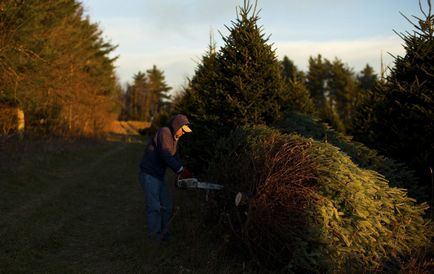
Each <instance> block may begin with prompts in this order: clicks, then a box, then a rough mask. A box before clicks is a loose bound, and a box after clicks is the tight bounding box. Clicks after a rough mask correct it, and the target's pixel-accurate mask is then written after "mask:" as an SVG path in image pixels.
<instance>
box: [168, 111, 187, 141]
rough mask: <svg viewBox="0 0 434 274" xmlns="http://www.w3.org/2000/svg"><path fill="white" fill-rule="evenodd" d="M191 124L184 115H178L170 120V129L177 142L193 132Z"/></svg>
mask: <svg viewBox="0 0 434 274" xmlns="http://www.w3.org/2000/svg"><path fill="white" fill-rule="evenodd" d="M189 124H190V122H189V121H188V118H187V116H185V115H183V114H177V115H175V116H173V117H172V118H171V119H170V121H169V127H170V128H171V129H172V132H173V134H174V137H175V139H176V140H178V139H179V138H180V137H181V136H182V135H184V134H185V133H189V132H192V130H191V128H190V127H189Z"/></svg>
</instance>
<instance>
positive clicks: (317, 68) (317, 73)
mask: <svg viewBox="0 0 434 274" xmlns="http://www.w3.org/2000/svg"><path fill="white" fill-rule="evenodd" d="M330 66H331V64H330V62H329V61H328V60H327V59H324V60H323V58H322V56H321V55H320V54H319V55H318V56H317V57H316V58H314V57H312V56H311V57H309V68H308V73H307V80H306V84H307V87H308V89H309V91H310V93H311V95H312V98H313V99H314V102H315V104H316V106H317V107H318V108H322V107H323V106H324V104H325V102H326V99H327V98H328V96H329V93H330V92H329V90H328V81H329V79H330Z"/></svg>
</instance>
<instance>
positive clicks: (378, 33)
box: [81, 0, 427, 91]
mask: <svg viewBox="0 0 434 274" xmlns="http://www.w3.org/2000/svg"><path fill="white" fill-rule="evenodd" d="M81 2H82V5H83V7H84V12H85V15H87V16H89V18H90V21H91V22H92V23H96V24H98V25H99V29H100V30H101V31H102V33H103V34H102V37H103V38H104V39H105V40H106V41H108V42H110V43H111V44H113V45H117V46H118V47H117V49H116V50H115V51H114V52H113V53H112V56H118V59H117V61H116V63H115V65H116V72H117V75H118V78H119V81H120V83H121V84H122V85H123V86H125V85H126V83H131V82H132V81H133V80H132V79H133V76H134V75H135V74H137V73H138V72H139V71H141V72H145V71H146V70H148V69H151V68H152V66H153V65H156V66H157V68H159V69H160V70H162V71H163V72H164V75H165V77H166V83H167V84H168V85H169V86H171V87H172V88H173V91H176V90H179V89H181V88H182V87H183V86H185V85H186V83H187V79H188V78H191V77H192V76H193V75H194V71H195V69H196V68H197V66H198V63H199V62H200V59H201V57H202V56H203V55H204V54H205V53H206V51H207V49H208V47H209V44H210V37H211V36H212V37H213V38H214V40H215V42H216V45H217V49H219V48H220V47H223V46H224V43H223V39H222V36H223V37H227V36H228V34H229V31H228V30H227V27H231V26H232V23H233V21H235V20H236V19H237V7H239V6H242V5H243V0H123V1H119V0H81ZM251 2H252V3H254V0H251ZM421 2H422V7H426V6H427V5H426V1H425V0H421ZM257 10H259V21H258V25H260V26H262V29H263V33H264V34H265V36H266V37H268V36H269V40H268V43H269V44H272V47H273V49H274V50H275V51H276V55H277V58H278V59H279V60H282V59H283V57H284V56H287V57H288V58H289V59H291V60H292V61H294V64H295V65H296V66H297V67H298V68H299V69H301V70H304V71H306V70H307V65H308V59H309V57H310V56H317V55H318V54H321V55H322V56H323V57H324V58H327V59H329V60H331V61H332V60H334V59H335V58H338V59H340V60H341V61H342V62H344V63H345V64H347V65H348V66H349V67H350V68H352V69H353V70H354V72H356V73H358V72H360V71H361V70H362V69H363V68H364V67H365V66H366V64H369V65H370V66H372V67H373V68H374V70H375V72H376V73H377V74H378V73H380V69H381V65H380V64H381V56H382V57H383V63H384V65H385V66H393V57H392V56H391V55H394V56H398V55H400V56H402V55H404V54H405V51H404V48H403V46H402V44H403V41H402V39H401V38H399V36H398V35H397V34H396V33H395V32H394V31H396V32H398V33H403V32H406V31H410V32H411V31H413V30H414V28H413V26H412V25H411V24H410V23H409V22H408V21H407V20H406V19H405V18H404V17H403V16H402V15H401V14H400V12H401V13H403V14H404V15H406V16H407V17H409V18H411V17H412V16H413V15H414V16H418V17H422V13H421V11H420V8H419V2H418V0H258V1H257ZM425 10H426V9H425ZM390 54H391V55H390Z"/></svg>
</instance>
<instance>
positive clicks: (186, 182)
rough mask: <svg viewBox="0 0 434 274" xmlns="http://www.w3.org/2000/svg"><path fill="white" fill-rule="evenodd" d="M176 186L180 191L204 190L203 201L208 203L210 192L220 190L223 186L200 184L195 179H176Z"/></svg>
mask: <svg viewBox="0 0 434 274" xmlns="http://www.w3.org/2000/svg"><path fill="white" fill-rule="evenodd" d="M176 186H177V187H178V188H181V189H204V190H206V194H205V200H206V201H208V195H209V192H210V191H211V190H221V189H223V185H220V184H214V183H208V182H201V181H199V180H198V179H197V178H185V179H178V180H177V181H176Z"/></svg>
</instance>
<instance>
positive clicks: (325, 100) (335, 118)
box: [306, 55, 346, 132]
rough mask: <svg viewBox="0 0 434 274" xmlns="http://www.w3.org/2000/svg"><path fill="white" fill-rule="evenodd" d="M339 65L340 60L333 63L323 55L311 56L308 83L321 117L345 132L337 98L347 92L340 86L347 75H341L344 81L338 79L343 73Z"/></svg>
mask: <svg viewBox="0 0 434 274" xmlns="http://www.w3.org/2000/svg"><path fill="white" fill-rule="evenodd" d="M339 67H340V63H339V62H338V61H337V62H335V63H333V64H332V63H331V62H330V61H329V60H327V59H323V58H322V56H321V55H318V56H317V57H316V58H313V57H310V58H309V71H308V73H307V80H306V85H307V87H308V89H309V91H310V94H311V96H312V98H313V100H314V103H315V105H316V108H317V110H318V116H319V118H320V119H321V120H322V121H324V122H326V123H328V124H329V125H330V126H332V127H333V128H334V129H336V130H338V131H341V132H344V131H345V125H344V122H343V121H342V118H341V115H340V112H339V109H338V105H337V100H338V99H340V97H339V96H340V95H343V94H345V93H344V92H341V91H340V88H341V87H342V84H344V83H346V81H345V75H344V76H342V77H341V78H343V80H342V81H341V80H340V79H338V77H339V75H342V73H339ZM341 71H342V70H341ZM340 106H341V105H340ZM342 106H343V105H342Z"/></svg>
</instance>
